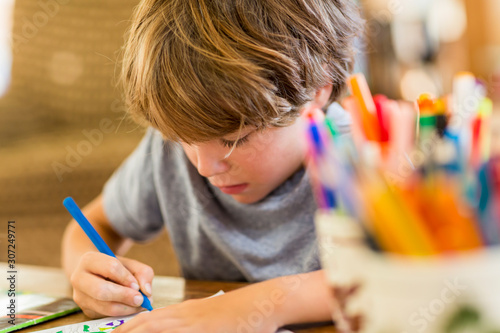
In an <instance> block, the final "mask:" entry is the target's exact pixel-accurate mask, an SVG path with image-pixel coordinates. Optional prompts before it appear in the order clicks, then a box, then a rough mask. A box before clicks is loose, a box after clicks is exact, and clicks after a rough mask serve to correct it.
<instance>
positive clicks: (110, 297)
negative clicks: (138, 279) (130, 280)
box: [72, 272, 143, 307]
mask: <svg viewBox="0 0 500 333" xmlns="http://www.w3.org/2000/svg"><path fill="white" fill-rule="evenodd" d="M72 284H73V288H74V289H75V290H77V291H79V292H80V293H81V294H83V295H80V297H81V300H82V301H84V298H85V296H86V298H88V299H93V300H95V301H96V302H117V303H122V304H123V305H128V306H130V307H138V306H140V305H141V304H142V301H143V297H142V295H141V293H139V292H138V291H137V290H134V289H132V288H128V287H124V286H122V285H119V284H116V283H114V282H113V281H107V280H104V279H103V278H102V277H100V276H97V275H94V274H91V273H87V272H85V273H81V274H79V277H78V279H73V277H72Z"/></svg>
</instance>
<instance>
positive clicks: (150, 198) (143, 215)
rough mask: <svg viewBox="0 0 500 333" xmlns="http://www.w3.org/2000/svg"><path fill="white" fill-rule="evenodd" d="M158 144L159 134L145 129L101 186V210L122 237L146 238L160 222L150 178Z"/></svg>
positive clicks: (159, 212) (152, 175)
mask: <svg viewBox="0 0 500 333" xmlns="http://www.w3.org/2000/svg"><path fill="white" fill-rule="evenodd" d="M162 147H163V139H162V138H161V135H159V133H157V132H156V131H155V130H154V129H152V128H150V129H148V131H147V132H146V134H145V136H144V138H143V139H142V141H141V142H140V143H139V146H138V147H137V148H136V149H135V151H134V152H132V154H131V155H130V156H129V157H128V158H127V159H126V160H125V162H123V164H122V165H121V166H120V167H119V168H118V169H117V170H116V171H115V172H114V173H113V175H112V176H111V178H110V179H109V180H108V181H107V183H106V184H105V186H104V190H103V205H104V212H105V214H106V216H107V218H108V220H109V221H110V223H111V225H112V226H113V228H114V229H115V231H116V232H118V233H119V234H120V235H121V236H123V237H126V238H131V239H133V240H135V241H146V240H148V239H151V238H152V237H154V236H155V235H157V234H158V233H159V232H160V231H161V229H162V227H163V225H164V224H163V218H162V214H161V210H160V207H159V204H158V196H157V192H156V186H155V182H154V178H155V177H154V166H155V165H154V160H155V153H156V154H158V149H159V150H160V151H161V150H162ZM155 150H156V151H155Z"/></svg>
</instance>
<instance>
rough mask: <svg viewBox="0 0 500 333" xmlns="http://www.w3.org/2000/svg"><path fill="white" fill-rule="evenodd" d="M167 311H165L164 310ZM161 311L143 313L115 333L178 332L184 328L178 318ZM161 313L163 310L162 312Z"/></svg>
mask: <svg viewBox="0 0 500 333" xmlns="http://www.w3.org/2000/svg"><path fill="white" fill-rule="evenodd" d="M162 310H165V309H162ZM158 311H159V310H153V311H151V312H143V313H140V314H138V315H137V316H135V317H134V318H133V319H131V320H129V321H128V322H126V323H125V324H123V325H121V326H119V327H118V328H117V329H115V330H114V331H113V332H114V333H125V332H127V333H144V332H148V333H155V332H177V330H178V329H180V328H183V325H182V321H181V320H180V319H178V318H171V317H169V316H168V315H166V314H165V312H163V313H160V312H158ZM160 311H161V310H160Z"/></svg>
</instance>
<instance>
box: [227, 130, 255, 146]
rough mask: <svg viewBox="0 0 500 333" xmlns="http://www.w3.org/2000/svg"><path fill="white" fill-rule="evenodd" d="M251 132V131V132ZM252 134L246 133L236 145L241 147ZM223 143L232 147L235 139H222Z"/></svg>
mask: <svg viewBox="0 0 500 333" xmlns="http://www.w3.org/2000/svg"><path fill="white" fill-rule="evenodd" d="M250 134H251V133H250ZM250 134H247V135H245V136H244V137H242V138H240V139H239V140H238V141H236V147H239V146H241V145H243V144H245V143H247V142H248V140H249V136H250ZM220 142H221V144H222V145H223V146H224V147H226V148H231V147H233V146H234V143H235V141H229V140H225V139H220Z"/></svg>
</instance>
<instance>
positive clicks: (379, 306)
mask: <svg viewBox="0 0 500 333" xmlns="http://www.w3.org/2000/svg"><path fill="white" fill-rule="evenodd" d="M315 223H316V230H317V234H318V240H319V251H320V255H321V262H322V265H323V268H324V269H325V272H326V276H327V280H328V284H329V286H330V292H331V296H332V297H331V307H332V318H333V320H334V321H335V323H336V326H337V330H338V331H339V332H369V333H372V332H373V333H393V332H394V333H417V332H418V333H423V332H424V333H455V332H456V333H459V332H491V333H493V332H500V248H498V247H495V248H489V249H484V250H477V251H468V252H463V253H459V254H458V253H457V254H454V255H448V256H435V257H407V256H402V255H395V254H388V253H379V252H375V251H373V250H371V249H369V248H368V247H367V245H366V241H365V240H364V239H363V233H362V231H361V229H360V226H359V224H358V223H357V222H356V221H354V220H353V219H352V218H350V217H347V216H342V215H339V214H337V213H335V212H322V211H319V212H318V213H317V214H316V218H315Z"/></svg>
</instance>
